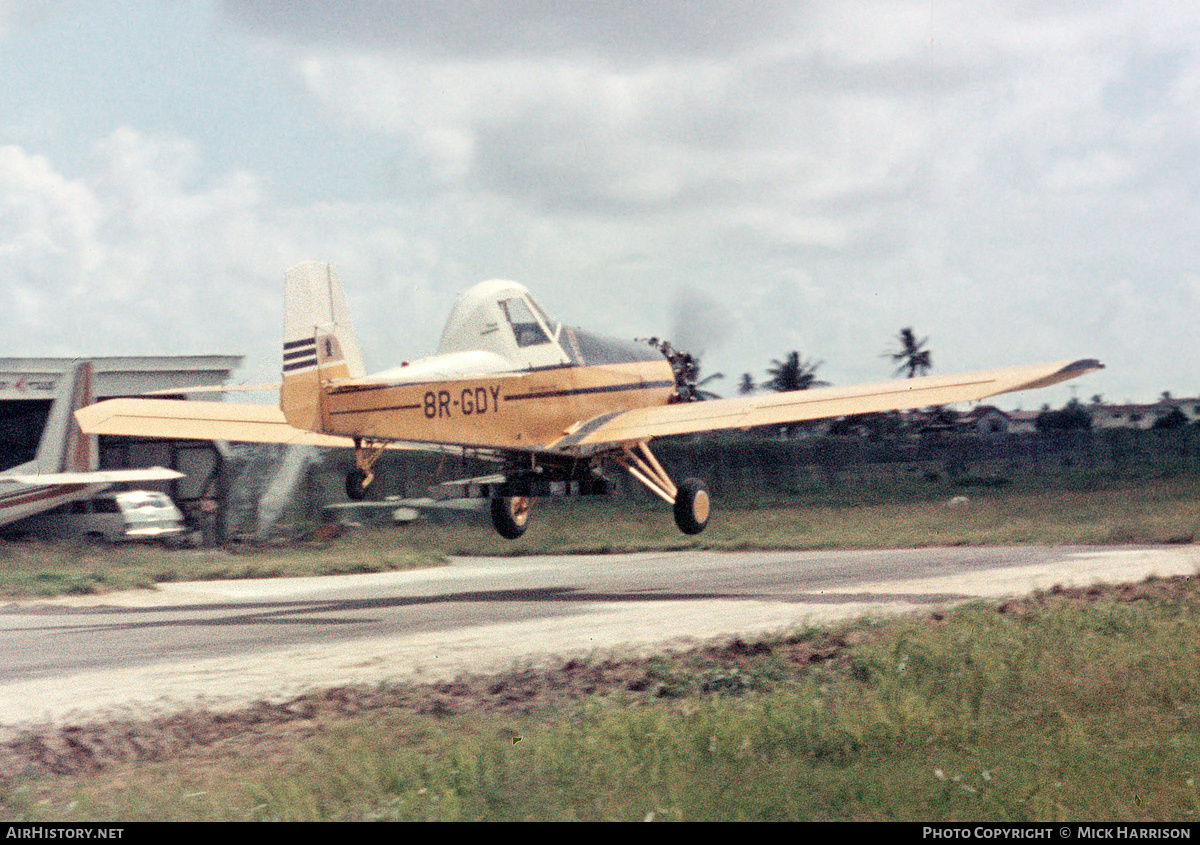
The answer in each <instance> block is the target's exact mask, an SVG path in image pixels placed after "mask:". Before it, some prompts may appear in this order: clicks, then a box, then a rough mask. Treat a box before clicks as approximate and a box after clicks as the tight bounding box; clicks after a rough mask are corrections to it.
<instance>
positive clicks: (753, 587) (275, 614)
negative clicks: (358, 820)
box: [0, 546, 1200, 732]
mask: <svg viewBox="0 0 1200 845" xmlns="http://www.w3.org/2000/svg"><path fill="white" fill-rule="evenodd" d="M1198 566H1200V549H1198V548H1197V547H1194V546H1164V547H1111V546H1089V547H1056V548H1044V547H1010V548H981V547H957V548H925V549H912V550H888V551H835V552H823V551H822V552H696V551H675V552H645V553H637V554H618V555H579V556H563V557H545V556H543V557H525V558H498V559H484V558H457V559H454V560H453V561H451V563H450V565H449V566H446V567H441V568H437V569H427V570H416V571H407V572H396V573H383V574H370V575H343V576H330V577H324V578H287V579H277V580H243V581H209V582H193V583H171V584H164V585H162V587H161V589H159V590H158V591H153V592H152V591H140V592H129V593H110V594H107V595H102V596H95V597H85V598H70V599H56V600H50V601H42V602H14V603H10V604H7V605H5V606H3V607H2V608H0V725H2V726H3V727H4V728H6V729H16V728H19V727H20V726H22V725H28V724H32V723H39V722H62V721H65V720H68V719H77V718H80V717H81V716H85V715H90V714H96V715H100V714H105V715H117V716H121V715H127V716H131V717H143V716H147V715H151V714H153V713H155V712H163V711H168V710H177V709H180V708H182V707H187V706H206V707H210V708H221V707H234V706H239V705H242V704H245V703H247V702H250V701H254V700H257V699H268V700H283V699H286V698H289V697H291V696H294V695H297V694H299V693H301V692H303V691H307V690H312V689H314V688H322V687H330V686H337V685H343V684H351V683H376V682H379V681H383V680H387V679H395V680H405V679H413V680H435V679H445V678H451V677H453V676H455V675H458V674H460V673H463V672H489V671H493V670H503V669H507V668H510V667H511V666H512V664H513V663H514V662H516V661H536V660H539V659H542V658H550V657H561V658H566V657H569V656H572V655H584V654H588V653H590V652H593V651H595V650H609V649H615V650H622V651H625V652H634V651H637V652H644V651H646V650H648V649H651V648H659V647H662V646H664V645H665V646H671V645H674V646H683V645H687V644H691V643H695V642H697V641H703V640H706V639H709V638H713V637H717V636H720V635H723V634H755V633H759V632H778V631H783V630H786V629H788V628H790V627H792V626H797V625H802V624H805V623H824V622H831V621H836V620H840V619H852V618H858V617H861V616H864V615H884V614H894V613H903V612H908V611H914V610H931V609H933V608H935V607H937V606H945V605H949V604H952V603H955V602H959V601H965V600H969V599H973V598H977V597H1001V596H1007V595H1023V594H1025V593H1028V592H1030V591H1032V590H1035V589H1045V588H1049V587H1051V586H1053V585H1055V584H1062V585H1064V586H1088V585H1090V584H1093V583H1096V582H1110V583H1114V582H1122V581H1139V580H1142V579H1144V578H1146V577H1148V576H1150V575H1160V576H1169V575H1179V574H1183V575H1188V574H1194V573H1196V571H1197V568H1198ZM5 732H8V731H5Z"/></svg>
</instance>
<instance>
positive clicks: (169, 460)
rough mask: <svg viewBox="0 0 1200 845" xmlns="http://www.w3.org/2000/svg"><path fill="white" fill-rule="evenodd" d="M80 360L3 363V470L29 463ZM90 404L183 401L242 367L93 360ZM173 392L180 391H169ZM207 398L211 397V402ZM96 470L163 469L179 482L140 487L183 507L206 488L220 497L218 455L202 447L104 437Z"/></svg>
mask: <svg viewBox="0 0 1200 845" xmlns="http://www.w3.org/2000/svg"><path fill="white" fill-rule="evenodd" d="M79 360H80V359H79V358H0V470H3V469H7V468H9V467H13V466H16V465H18V464H21V463H24V462H25V461H29V460H32V459H33V457H34V455H35V453H36V452H37V448H38V442H39V441H40V440H41V437H42V431H43V429H44V428H45V426H46V420H47V416H48V415H49V413H50V406H51V404H52V403H53V401H54V397H55V395H56V394H57V392H58V389H59V382H60V380H61V379H63V378H66V377H68V376H69V375H70V372H71V369H72V367H74V365H75V364H76V363H78V361H79ZM88 360H90V361H91V362H92V373H93V377H92V390H93V394H94V396H93V398H94V401H99V400H101V399H113V398H117V397H123V396H137V395H140V394H143V393H148V392H151V391H158V392H164V391H165V392H166V394H165V395H167V396H169V397H175V398H179V399H185V398H187V396H186V388H188V387H216V386H219V385H222V384H227V383H229V381H230V377H231V375H232V373H233V371H234V370H235V369H237V368H238V367H239V366H240V365H241V363H242V356H240V355H189V356H151V357H108V358H90V359H88ZM176 389H178V393H171V392H170V391H173V390H176ZM208 398H210V399H211V398H212V397H211V396H209V397H208ZM98 445H99V455H100V469H131V468H140V467H150V466H163V467H169V468H171V469H176V470H178V471H180V472H182V473H184V474H185V477H184V478H179V479H175V480H173V481H166V482H153V483H146V484H144V485H142V484H139V486H145V487H147V488H150V489H159V490H162V491H163V492H166V493H169V494H170V495H171V497H172V498H173V499H175V501H176V502H177V503H179V505H180V506H181V507H185V508H186V507H187V506H188V505H189V504H190V503H193V502H195V501H196V500H198V499H199V498H200V496H201V495H202V494H203V493H204V491H205V489H206V488H208V487H209V486H210V485H212V486H214V489H216V490H217V492H218V493H220V492H221V491H220V485H219V484H218V480H219V476H220V471H221V464H222V459H221V452H220V451H219V448H218V445H217V444H213V443H210V442H206V441H196V440H184V441H170V440H149V439H141V438H135V437H108V436H102V437H101V438H100V440H99V444H98Z"/></svg>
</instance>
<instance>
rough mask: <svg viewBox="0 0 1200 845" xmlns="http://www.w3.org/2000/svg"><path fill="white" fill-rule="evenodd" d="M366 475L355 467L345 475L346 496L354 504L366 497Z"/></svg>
mask: <svg viewBox="0 0 1200 845" xmlns="http://www.w3.org/2000/svg"><path fill="white" fill-rule="evenodd" d="M367 487H368V485H367V474H366V473H365V472H363V471H362V470H361V469H358V468H357V467H355V468H354V469H352V470H350V471H349V472H348V473H346V495H347V496H349V497H350V498H351V499H353V500H354V501H356V502H361V501H362V500H363V499H365V498H366V497H367Z"/></svg>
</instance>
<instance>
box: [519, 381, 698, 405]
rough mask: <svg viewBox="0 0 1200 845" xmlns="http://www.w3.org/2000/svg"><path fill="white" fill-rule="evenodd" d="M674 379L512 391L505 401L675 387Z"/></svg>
mask: <svg viewBox="0 0 1200 845" xmlns="http://www.w3.org/2000/svg"><path fill="white" fill-rule="evenodd" d="M674 386H675V382H673V381H635V382H626V383H625V384H603V385H600V386H599V387H572V388H567V389H565V390H540V391H537V392H534V393H510V394H507V395H505V397H504V399H505V401H510V402H515V401H519V400H522V399H549V398H550V397H552V396H584V395H587V394H591V393H624V392H625V391H627V390H659V389H661V388H664V387H674Z"/></svg>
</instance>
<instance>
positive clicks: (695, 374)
mask: <svg viewBox="0 0 1200 845" xmlns="http://www.w3.org/2000/svg"><path fill="white" fill-rule="evenodd" d="M692 378H693V379H695V380H694V381H693V382H692V383H691V385H690V387H691V390H692V398H693V399H696V400H700V401H703V400H705V399H720V398H721V397H720V396H719V395H718V394H716V393H713V392H712V391H711V390H703V389H702V388H703V387H704V385H706V384H708V383H709V382H710V381H716V380H717V379H722V378H725V374H724V373H713V374H712V375H711V376H705V377H704V378H700V361H699V360H698V359H697V360H696V366H695V369H694V370H693V371H692Z"/></svg>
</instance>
